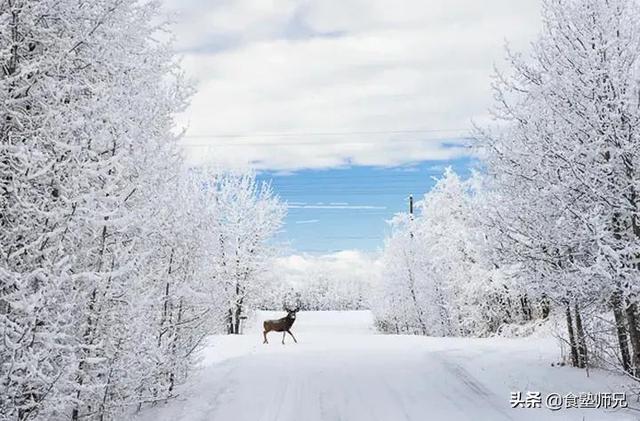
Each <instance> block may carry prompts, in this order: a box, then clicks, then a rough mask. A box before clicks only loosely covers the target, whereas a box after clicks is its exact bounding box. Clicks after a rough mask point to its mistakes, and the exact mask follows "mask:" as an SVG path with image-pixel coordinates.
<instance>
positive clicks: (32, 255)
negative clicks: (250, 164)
mask: <svg viewBox="0 0 640 421" xmlns="http://www.w3.org/2000/svg"><path fill="white" fill-rule="evenodd" d="M158 10H160V9H159V4H158V3H157V2H153V1H152V2H148V1H144V2H136V1H131V2H123V1H116V0H111V1H110V0H104V1H95V2H91V4H88V3H82V2H80V3H78V2H75V1H65V0H63V1H47V0H45V1H30V0H12V1H6V2H2V3H0V326H2V330H1V331H0V335H1V343H2V344H3V346H1V347H0V414H1V415H0V416H1V417H2V419H10V420H15V419H17V420H26V419H42V420H58V419H60V420H61V419H65V420H67V419H71V420H77V419H100V420H105V419H119V418H120V417H121V416H122V413H123V412H125V411H126V410H127V409H128V408H129V407H131V406H135V405H138V406H139V405H142V404H144V403H146V402H154V401H157V400H160V399H166V398H168V397H170V396H172V395H173V389H174V386H175V385H176V384H177V383H179V382H181V381H183V380H184V379H185V377H186V376H187V374H188V372H189V368H190V367H191V366H192V362H193V355H194V352H195V350H197V348H198V346H199V344H200V343H201V340H202V338H203V337H204V336H205V335H206V334H208V333H210V332H212V331H213V330H214V329H215V323H216V321H217V320H220V319H221V317H218V316H217V314H218V313H219V312H220V308H221V306H220V298H219V297H215V296H212V295H211V292H210V286H211V283H212V282H213V281H214V279H213V275H212V274H213V273H214V269H215V268H216V266H215V264H214V262H215V258H216V257H217V256H219V253H218V250H219V247H220V245H219V235H217V232H216V228H217V225H216V223H215V221H216V218H217V217H218V216H217V215H216V214H215V212H216V211H217V208H216V203H215V201H214V200H212V198H211V197H210V195H207V194H206V191H205V189H204V188H203V185H204V184H205V181H204V180H203V179H202V178H199V176H198V174H195V173H194V172H192V171H189V170H188V169H187V168H186V166H185V165H184V164H183V162H182V159H181V157H180V154H179V153H178V148H177V145H176V140H177V139H176V136H175V135H174V134H173V127H174V121H173V115H174V114H175V113H176V112H179V111H181V110H182V109H183V108H184V106H185V103H186V99H187V97H188V95H189V93H190V89H189V88H188V87H187V86H185V85H184V83H183V81H182V77H181V75H180V71H179V69H178V67H177V66H176V62H175V60H174V59H173V53H172V50H171V45H170V43H168V42H165V41H161V40H165V39H166V38H167V37H166V36H165V34H164V30H165V29H166V28H165V26H164V24H163V23H162V17H161V16H160V15H159V12H158Z"/></svg>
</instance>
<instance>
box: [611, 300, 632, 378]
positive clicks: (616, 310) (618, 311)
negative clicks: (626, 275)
mask: <svg viewBox="0 0 640 421" xmlns="http://www.w3.org/2000/svg"><path fill="white" fill-rule="evenodd" d="M611 308H612V310H613V318H614V320H615V323H616V334H617V336H618V347H619V348H620V362H621V363H622V368H623V370H624V371H626V372H628V373H631V371H630V369H631V356H630V354H629V336H628V334H627V326H626V324H625V320H624V311H623V309H622V293H621V292H620V291H616V292H614V293H613V295H612V296H611Z"/></svg>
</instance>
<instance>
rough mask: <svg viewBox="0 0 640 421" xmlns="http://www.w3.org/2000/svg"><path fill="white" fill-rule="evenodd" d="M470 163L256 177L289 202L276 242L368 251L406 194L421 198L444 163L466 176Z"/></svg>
mask: <svg viewBox="0 0 640 421" xmlns="http://www.w3.org/2000/svg"><path fill="white" fill-rule="evenodd" d="M472 163H473V161H472V160H471V159H470V158H466V157H462V158H457V159H452V160H446V161H422V162H420V163H417V164H413V165H405V166H399V167H375V166H351V167H344V168H331V169H323V170H318V169H312V170H301V171H296V172H293V173H281V172H273V171H265V172H262V173H261V174H260V175H259V178H260V179H261V180H267V181H271V183H272V186H273V189H274V191H275V192H276V193H277V194H278V195H279V196H280V197H281V199H282V200H284V201H286V202H287V203H288V204H289V211H288V215H287V217H286V220H285V225H284V228H283V231H282V232H281V234H280V237H279V239H278V240H279V242H284V243H287V244H288V246H289V247H290V249H291V251H292V252H299V253H309V254H327V253H334V252H338V251H342V250H352V249H356V250H361V251H364V252H372V251H376V250H378V249H380V248H382V245H383V242H384V237H385V235H387V234H388V226H387V224H386V222H385V221H386V220H388V219H390V218H391V217H392V216H393V215H394V214H395V213H397V212H404V211H406V210H407V207H408V197H409V195H410V194H413V195H414V197H415V198H416V199H417V200H419V199H420V198H422V196H423V195H424V193H425V192H427V191H428V190H430V189H431V187H432V186H433V184H434V177H439V176H440V175H441V174H442V172H443V170H444V168H445V167H446V166H451V167H453V168H454V170H455V171H456V172H458V173H459V174H460V175H461V176H463V177H466V176H467V175H468V174H469V171H470V168H471V166H472Z"/></svg>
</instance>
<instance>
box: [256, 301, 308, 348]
mask: <svg viewBox="0 0 640 421" xmlns="http://www.w3.org/2000/svg"><path fill="white" fill-rule="evenodd" d="M285 310H286V312H287V315H286V316H284V317H283V318H281V319H276V320H265V321H264V323H263V324H262V325H263V326H264V332H263V336H264V342H262V343H263V344H268V343H269V341H267V333H269V332H271V331H274V332H282V345H284V337H285V336H286V334H287V333H288V334H289V335H291V337H292V338H293V341H294V342H295V343H298V341H297V340H296V337H295V336H293V333H291V326H293V322H295V321H296V313H297V312H298V310H300V308H299V307H298V308H296V309H295V310H289V309H286V308H285Z"/></svg>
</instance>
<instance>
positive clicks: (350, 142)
mask: <svg viewBox="0 0 640 421" xmlns="http://www.w3.org/2000/svg"><path fill="white" fill-rule="evenodd" d="M470 140H473V138H471V137H466V136H460V137H428V138H420V139H417V138H416V139H394V140H392V141H390V142H388V144H387V143H382V142H370V141H364V140H362V141H355V140H347V141H331V142H327V141H322V142H309V141H305V142H295V141H294V142H234V143H185V142H181V143H179V145H180V146H186V147H205V148H221V147H223V148H224V147H238V146H302V145H313V146H324V145H345V146H348V145H369V146H388V145H389V144H397V143H425V142H433V141H444V142H446V141H450V142H455V141H470ZM451 146H460V147H463V146H464V145H462V144H456V145H451Z"/></svg>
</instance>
